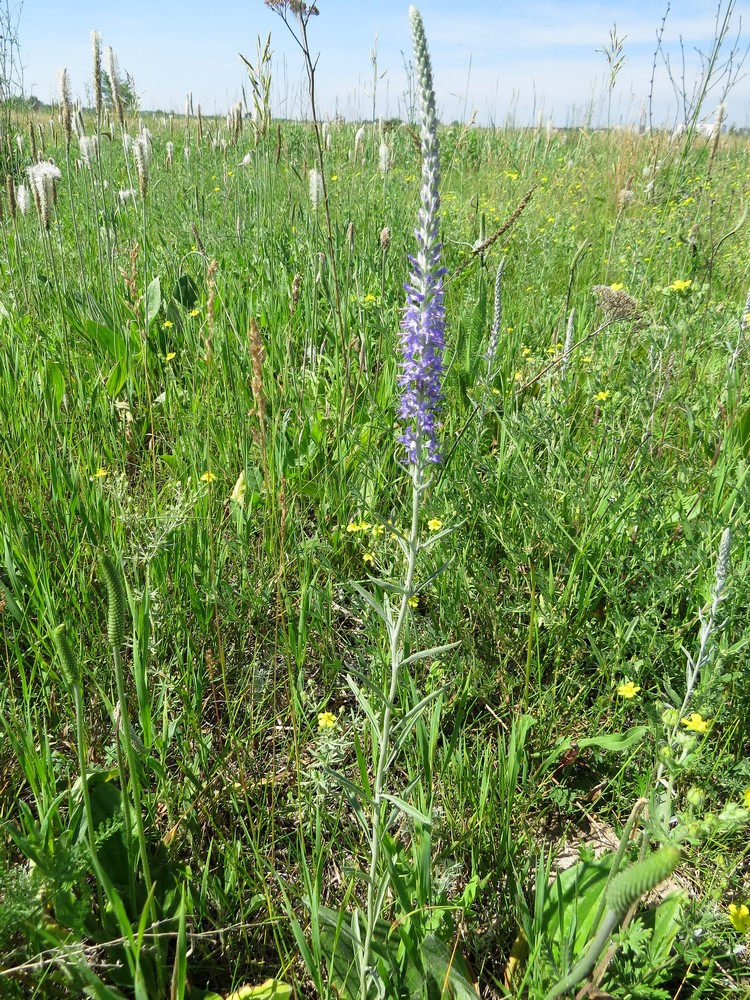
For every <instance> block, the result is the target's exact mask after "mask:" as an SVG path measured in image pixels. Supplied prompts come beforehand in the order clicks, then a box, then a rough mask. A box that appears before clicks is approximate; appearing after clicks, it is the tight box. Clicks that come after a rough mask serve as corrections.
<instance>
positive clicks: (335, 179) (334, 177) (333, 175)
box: [331, 174, 339, 184]
mask: <svg viewBox="0 0 750 1000" xmlns="http://www.w3.org/2000/svg"><path fill="white" fill-rule="evenodd" d="M338 179H339V175H338V174H331V180H332V181H333V183H334V184H335V183H336V181H337V180H338Z"/></svg>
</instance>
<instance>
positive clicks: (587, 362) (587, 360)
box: [581, 354, 591, 365]
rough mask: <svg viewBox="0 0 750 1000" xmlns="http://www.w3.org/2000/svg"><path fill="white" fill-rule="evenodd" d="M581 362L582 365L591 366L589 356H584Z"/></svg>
mask: <svg viewBox="0 0 750 1000" xmlns="http://www.w3.org/2000/svg"><path fill="white" fill-rule="evenodd" d="M581 361H583V362H584V364H587V365H588V364H591V355H590V354H584V356H583V357H582V358H581Z"/></svg>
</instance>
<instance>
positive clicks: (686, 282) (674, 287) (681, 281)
mask: <svg viewBox="0 0 750 1000" xmlns="http://www.w3.org/2000/svg"><path fill="white" fill-rule="evenodd" d="M692 283H693V279H692V278H676V279H675V280H674V281H673V282H672V284H671V285H668V286H667V287H668V288H669V290H670V292H686V291H687V290H688V288H690V286H691V285H692Z"/></svg>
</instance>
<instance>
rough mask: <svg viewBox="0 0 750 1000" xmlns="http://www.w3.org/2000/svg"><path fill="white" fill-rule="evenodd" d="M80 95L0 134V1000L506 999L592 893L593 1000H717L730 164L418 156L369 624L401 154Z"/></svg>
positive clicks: (714, 143) (744, 855) (336, 127)
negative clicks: (407, 400)
mask: <svg viewBox="0 0 750 1000" xmlns="http://www.w3.org/2000/svg"><path fill="white" fill-rule="evenodd" d="M428 28H429V26H428ZM407 30H408V28H407V25H406V23H405V38H406V37H407V35H406V32H407ZM97 44H98V43H97ZM267 50H268V46H266V54H267ZM259 56H260V58H259V60H258V62H257V63H256V67H257V66H260V65H261V64H262V65H264V66H266V67H268V65H269V64H268V62H267V61H266V62H263V57H262V49H261V46H260V45H259ZM267 72H270V69H267ZM116 89H117V88H116V87H115V95H114V96H113V95H110V103H109V104H105V103H104V101H103V99H102V98H101V95H99V99H100V100H102V103H101V105H100V106H99V107H98V108H94V109H86V108H79V107H77V106H76V105H74V104H73V103H72V102H71V99H70V95H69V94H67V93H66V90H65V86H64V85H63V86H62V87H61V102H60V106H59V107H56V108H55V109H54V112H53V113H52V114H51V115H47V114H44V113H36V112H34V113H26V112H24V113H23V114H22V115H21V116H17V117H16V120H15V122H14V132H13V135H12V136H9V135H3V142H4V143H6V144H8V143H12V149H11V148H8V149H7V150H6V153H7V162H8V164H9V166H8V180H7V185H6V188H5V191H4V192H3V197H2V220H1V221H0V427H1V428H2V433H0V456H2V467H3V475H2V477H0V650H2V662H3V684H2V688H1V689H0V782H1V785H0V788H1V789H2V791H1V796H0V824H1V825H0V832H1V836H0V901H1V902H2V905H1V907H0V955H1V956H2V958H1V960H0V995H2V996H4V997H5V996H7V997H14V998H15V997H19V998H20V997H31V996H38V997H67V996H71V997H77V996H81V995H87V996H93V997H99V998H107V1000H109V998H117V997H129V996H135V997H138V998H139V1000H140V998H152V997H153V998H161V997H166V996H172V997H175V998H177V997H180V998H182V997H187V998H200V997H211V996H214V997H215V996H216V994H218V995H219V996H221V997H224V996H227V995H229V994H230V993H231V992H232V991H237V990H239V989H240V987H242V986H243V985H244V986H247V987H250V986H252V987H254V988H255V989H254V991H250V990H249V989H248V991H246V992H245V993H237V994H236V996H238V997H239V996H240V995H242V996H248V997H249V996H256V997H285V996H289V995H291V991H292V990H294V991H295V995H297V996H300V997H304V996H313V995H331V996H334V995H341V996H347V997H357V996H363V995H364V994H363V993H362V992H361V990H362V984H363V983H364V988H365V989H366V990H370V991H371V992H368V993H367V994H366V995H368V996H370V995H372V996H375V995H377V990H378V989H381V990H382V991H384V992H383V993H382V995H388V996H397V995H399V996H409V995H411V996H416V995H425V996H443V995H444V996H452V997H458V998H465V997H467V996H471V995H472V991H473V990H474V984H477V989H478V990H480V991H481V995H482V996H483V997H488V998H491V997H501V996H518V997H529V998H531V1000H534V998H537V997H539V998H544V997H545V996H554V995H560V994H556V993H555V988H556V984H559V983H562V982H564V980H565V977H566V976H567V975H568V974H569V973H570V972H571V969H573V968H574V966H575V964H576V962H577V961H579V960H580V957H581V955H582V954H583V953H584V952H585V950H586V947H587V946H588V945H587V942H590V941H591V940H592V939H594V938H595V931H596V928H597V926H598V925H599V924H598V922H599V921H600V920H601V919H602V917H603V914H604V912H605V898H606V901H607V902H606V906H607V913H609V912H610V911H612V912H616V914H617V923H616V926H613V927H612V928H610V933H617V942H618V944H619V947H618V948H617V949H611V950H610V951H607V952H606V958H605V963H604V965H603V966H602V967H601V968H600V971H599V974H598V979H597V973H596V972H595V971H594V969H593V961H592V968H590V969H587V970H586V972H585V975H587V976H588V975H589V974H590V984H589V990H590V991H589V993H588V994H587V995H590V996H597V995H599V996H604V995H611V996H615V997H621V998H643V1000H651V998H654V1000H656V998H661V997H665V998H666V997H677V996H678V995H679V996H680V997H706V998H714V997H734V996H737V997H739V996H747V995H748V993H749V992H750V965H748V950H747V943H748V937H747V935H748V930H750V915H748V909H747V907H748V905H750V870H749V869H748V854H749V853H750V852H749V848H748V839H747V825H746V824H747V820H748V817H749V815H750V814H749V813H748V810H749V809H750V758H749V755H748V750H749V747H750V700H749V699H748V685H749V684H750V671H749V669H748V658H747V642H748V630H747V609H748V606H749V605H750V572H749V570H750V567H749V566H748V559H749V558H750V554H749V550H748V543H747V520H748V506H749V501H748V490H749V489H750V485H749V483H748V459H749V457H750V399H749V397H748V393H747V379H746V367H747V338H748V322H750V316H748V312H749V311H750V303H749V302H748V298H747V294H748V288H749V287H750V267H749V266H748V261H749V260H750V255H749V250H750V247H749V244H748V226H747V219H746V214H745V205H746V203H747V200H748V196H750V143H748V139H747V137H746V136H742V135H735V134H727V133H726V132H724V133H723V134H719V133H718V132H717V134H716V135H715V136H713V137H711V136H708V137H706V136H702V135H698V134H695V133H692V132H689V133H687V134H686V135H682V136H671V135H670V134H669V133H668V132H646V131H644V132H643V133H642V134H638V132H637V131H629V130H610V131H600V132H596V131H589V130H569V131H557V130H554V129H545V128H480V127H478V126H476V125H462V124H456V125H452V126H441V127H440V128H439V130H438V139H439V146H440V163H441V180H440V194H441V201H442V204H441V209H440V228H439V239H440V242H441V243H442V251H441V253H442V264H443V266H444V267H445V269H446V271H445V275H444V277H443V287H444V306H445V317H446V321H445V340H446V347H445V352H444V355H443V364H444V377H443V391H444V400H443V404H442V408H441V410H440V417H439V427H438V434H439V437H440V440H441V442H442V451H443V461H442V462H441V463H439V464H435V465H434V466H433V467H432V469H431V476H430V479H429V482H428V483H427V485H426V486H424V488H423V489H422V490H421V492H420V496H419V501H420V502H419V508H418V517H417V523H416V529H417V534H416V535H415V537H416V538H418V539H421V541H420V543H419V551H420V553H422V554H421V555H420V562H419V563H418V566H417V570H416V573H417V576H416V577H415V580H416V581H417V582H415V583H414V584H413V586H411V585H410V587H409V588H408V589H405V588H404V586H403V583H402V582H399V581H403V579H404V577H403V573H404V564H405V561H408V545H406V542H407V541H408V538H409V530H410V529H409V524H410V523H411V519H412V513H413V510H414V509H415V508H414V507H413V505H412V502H411V501H412V483H411V480H410V475H409V471H408V469H406V468H405V467H404V462H405V460H406V457H407V456H406V454H405V452H404V448H403V446H402V445H401V444H399V442H398V440H397V439H398V437H399V435H401V434H402V433H403V430H404V428H403V426H401V423H400V421H399V419H398V415H397V414H398V407H399V392H400V389H399V385H398V373H399V370H400V369H399V365H400V360H401V355H400V350H401V344H400V338H399V328H400V323H401V321H402V317H403V313H404V305H405V293H404V287H403V286H404V282H405V281H407V280H408V276H409V269H410V264H409V260H408V255H410V254H414V253H415V243H414V226H415V224H416V222H417V209H418V206H419V203H420V186H421V184H422V168H423V162H422V160H423V152H422V148H421V145H420V133H419V128H420V125H419V122H417V121H415V122H396V121H393V122H389V123H385V124H384V123H379V122H369V123H346V122H342V121H338V120H332V121H325V122H322V123H319V127H318V128H317V129H316V128H313V126H312V124H311V123H309V122H291V121H286V122H275V121H270V120H266V119H265V118H264V117H263V115H261V116H260V117H261V119H262V123H263V127H262V128H260V127H257V128H253V127H252V123H251V121H250V120H249V119H248V118H247V117H246V116H245V115H244V114H243V113H242V109H241V108H239V109H235V110H234V111H233V113H232V114H231V115H230V116H228V117H227V119H226V120H224V119H217V118H214V117H206V116H203V115H202V114H201V111H200V109H195V110H193V109H192V108H188V111H187V113H186V114H185V115H184V116H178V115H169V116H161V115H153V116H152V115H149V116H146V115H144V116H143V117H141V118H139V117H138V116H137V115H136V114H134V113H132V112H128V109H127V107H123V106H122V105H120V106H119V108H118V105H117V102H116V100H115V97H116ZM257 93H258V94H259V95H262V86H261V87H260V89H259V90H257ZM256 111H257V109H256ZM258 121H259V118H258V115H257V114H256V117H255V122H256V123H257V122H258ZM11 154H12V155H11ZM45 164H47V165H46V166H45ZM321 172H322V175H323V176H322V177H321ZM322 181H324V182H325V186H324V187H323V185H322ZM19 188H21V190H19ZM501 261H502V262H504V263H503V264H502V269H501V271H500V275H499V276H498V269H499V267H500V265H501ZM493 324H494V327H493ZM447 529H450V530H447ZM726 529H730V531H729V532H727V530H726ZM730 549H731V552H730ZM398 601H404V602H405V605H404V606H405V608H406V611H405V616H404V619H403V622H402V623H401V631H400V632H399V642H400V643H401V644H402V646H401V647H400V648H401V653H400V654H399V655H400V656H401V661H400V663H401V669H400V670H399V672H398V675H397V677H396V687H395V691H394V690H389V688H390V684H391V679H392V673H391V666H392V662H391V659H390V657H391V654H392V652H393V649H392V644H389V636H390V637H391V638H392V636H391V634H390V633H389V632H388V629H387V628H385V627H384V622H383V620H382V615H383V614H387V613H388V612H387V608H389V607H391V604H393V606H396V605H397V604H398ZM430 650H432V653H430V655H423V656H418V655H416V654H418V653H420V652H422V653H425V652H428V653H429V651H430ZM383 692H385V693H383ZM394 695H395V696H394ZM409 707H411V709H412V710H413V713H412V714H411V715H410V716H408V717H407V715H408V712H409ZM385 711H387V712H388V713H392V714H393V717H394V719H395V720H398V725H399V726H400V727H401V728H398V729H397V730H396V735H395V736H394V743H393V752H392V754H391V753H390V751H389V752H388V754H387V755H386V756H387V761H386V763H387V765H388V767H389V769H390V770H389V771H388V781H389V782H390V784H389V785H388V786H387V788H386V791H387V792H388V794H389V796H390V798H389V799H388V801H389V802H390V806H392V807H393V812H392V813H391V814H389V817H388V822H387V823H386V822H385V820H384V814H381V815H380V818H379V820H378V819H377V811H376V819H375V820H374V821H373V822H375V824H376V825H375V827H373V829H375V828H376V827H377V822H379V823H380V827H377V829H378V836H377V838H376V840H377V842H378V845H379V846H378V850H379V852H380V853H379V855H378V858H377V864H376V865H375V868H376V869H377V871H376V872H375V874H376V875H377V876H378V881H377V883H376V882H375V881H374V877H373V872H372V870H371V862H372V842H371V839H368V838H369V835H368V834H367V833H366V829H367V822H369V820H368V821H367V822H365V823H363V821H362V817H363V815H364V814H366V816H369V815H370V813H369V811H368V810H370V809H371V807H372V801H373V793H372V789H373V788H374V787H375V785H376V774H375V772H376V770H377V763H378V760H379V756H378V755H379V754H382V747H381V745H380V743H379V736H378V733H379V732H380V730H379V727H382V721H383V712H385ZM623 834H624V836H623ZM667 842H668V843H669V844H671V846H667V847H662V848H661V849H660V851H651V847H650V845H657V844H658V843H662V844H664V843H667ZM675 844H677V845H678V847H679V850H677V847H675ZM602 850H605V851H606V853H605V854H604V855H602ZM670 850H671V851H673V852H675V851H676V852H677V853H673V854H672V855H670V857H669V859H668V860H669V864H668V865H667V866H666V868H665V869H664V871H662V870H661V869H659V873H658V874H659V875H660V877H659V878H656V877H653V878H651V879H650V880H649V878H645V881H644V880H643V877H641V879H640V881H639V882H638V885H637V892H636V891H635V890H634V889H633V886H632V885H631V884H628V885H627V887H624V886H625V883H619V889H616V890H614V892H613V891H611V890H612V886H615V885H618V883H617V878H614V877H610V876H611V875H612V873H614V872H615V871H616V869H617V868H618V867H619V868H621V869H623V871H624V873H625V874H626V875H627V874H628V873H629V872H632V871H634V870H636V869H635V868H631V867H630V866H631V864H633V863H634V864H635V865H636V867H637V865H638V863H640V864H641V865H643V864H644V863H645V864H648V863H649V862H648V860H645V861H644V859H647V858H651V859H653V858H654V857H657V856H658V857H659V858H662V859H663V858H664V855H663V854H662V853H661V852H663V851H670ZM639 856H640V858H641V860H640V862H638V858H639ZM614 858H616V859H617V860H616V862H613V859H614ZM651 864H652V866H653V864H654V862H653V860H652V861H651ZM667 868H668V869H669V870H670V871H671V870H672V869H674V871H673V872H672V874H671V876H670V879H669V881H668V883H667V886H666V889H665V888H663V887H662V889H659V890H657V892H656V893H651V894H650V895H648V896H646V892H647V890H651V889H652V888H653V885H655V884H656V883H657V882H658V883H661V882H663V881H664V874H665V871H666V869H667ZM368 871H369V874H368ZM639 871H641V872H642V871H643V869H642V868H641V869H639ZM647 874H648V873H647ZM619 877H622V876H619ZM632 881H633V880H632V878H631V883H632ZM646 883H648V884H646ZM376 884H377V886H378V887H379V889H378V891H381V889H382V892H381V895H380V897H379V908H376V907H374V906H373V907H372V908H370V910H369V911H368V910H367V906H366V898H367V896H368V886H370V887H373V886H375V885H376ZM372 891H373V892H374V891H375V889H373V890H372ZM618 892H619V895H618ZM605 893H608V894H607V895H606V897H605ZM643 896H646V900H645V903H644V904H643V906H644V909H643V911H642V912H639V913H636V906H637V904H638V903H639V901H640V900H641V897H643ZM582 901H583V902H582ZM615 903H616V904H617V905H615ZM584 904H585V905H584ZM376 909H377V911H378V913H379V916H380V919H379V920H378V921H377V924H375V923H374V922H373V924H372V926H371V927H369V926H368V927H365V924H366V923H367V919H366V917H367V914H368V912H369V914H370V916H372V915H373V914H374V913H375V911H376ZM358 914H359V916H357V915H358ZM360 920H362V921H363V923H362V927H361V928H360V927H359V921H360ZM618 929H619V930H618ZM366 932H369V936H368V942H369V943H368V947H369V949H370V951H371V952H372V955H373V956H374V957H372V956H371V958H372V962H371V965H372V967H373V968H375V967H377V969H378V970H379V971H378V972H377V974H376V973H375V972H372V974H371V972H370V971H368V970H364V971H363V970H362V969H361V968H359V967H357V952H358V950H361V948H362V942H363V940H364V939H365V936H366ZM608 940H609V937H608ZM600 951H601V953H602V954H604V953H605V948H604V947H603V946H602V947H601V949H600ZM598 957H599V952H597V954H596V955H595V956H594V958H595V959H597V958H598ZM351 968H355V969H356V971H355V973H353V974H352V975H351V976H350V973H351ZM368 968H369V966H368ZM430 969H431V970H432V973H431V975H428V974H427V972H426V971H425V970H428V971H429V970H430ZM316 970H317V972H316ZM436 970H439V971H436ZM399 976H400V977H401V978H399ZM363 977H364V978H363ZM594 982H598V983H599V985H601V988H602V989H603V990H604V991H605V992H604V993H599V994H597V993H596V991H595V987H594V985H593V983H594ZM572 988H573V987H572V986H570V985H568V986H567V987H565V990H566V991H567V990H572ZM473 995H474V996H476V995H477V994H476V993H473ZM571 995H572V994H571Z"/></svg>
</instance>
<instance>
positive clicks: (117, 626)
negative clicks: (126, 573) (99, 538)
mask: <svg viewBox="0 0 750 1000" xmlns="http://www.w3.org/2000/svg"><path fill="white" fill-rule="evenodd" d="M100 565H101V571H102V575H103V576H104V582H105V584H106V586H107V607H108V614H107V641H108V642H109V644H110V646H112V647H113V648H114V649H119V648H120V646H122V644H123V642H124V641H125V603H126V597H125V583H124V581H123V578H122V572H121V571H120V569H119V567H117V566H115V564H114V561H113V560H112V559H110V557H109V556H104V557H103V558H102V561H101V564H100Z"/></svg>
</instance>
